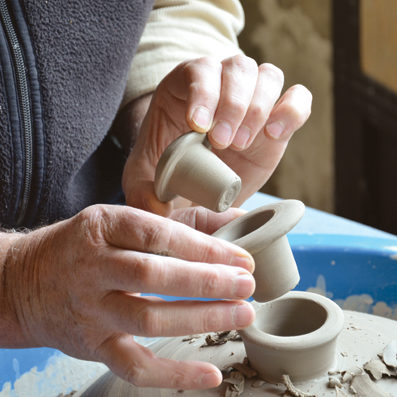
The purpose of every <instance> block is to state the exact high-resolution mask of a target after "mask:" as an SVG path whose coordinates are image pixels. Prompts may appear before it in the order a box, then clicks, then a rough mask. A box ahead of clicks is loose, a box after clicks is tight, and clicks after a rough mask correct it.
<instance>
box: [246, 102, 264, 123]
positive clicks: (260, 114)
mask: <svg viewBox="0 0 397 397" xmlns="http://www.w3.org/2000/svg"><path fill="white" fill-rule="evenodd" d="M266 116H267V112H266V109H265V107H264V106H262V105H260V104H259V103H251V105H250V107H249V117H250V118H251V119H252V120H253V122H254V123H255V124H259V123H263V122H264V121H265V118H266Z"/></svg>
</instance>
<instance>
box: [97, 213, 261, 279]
mask: <svg viewBox="0 0 397 397" xmlns="http://www.w3.org/2000/svg"><path fill="white" fill-rule="evenodd" d="M101 211H102V213H101V216H100V217H99V219H100V220H101V227H102V231H103V234H104V238H105V240H106V241H107V242H108V243H109V244H111V245H113V246H115V247H119V248H124V249H128V250H136V251H141V252H149V253H154V254H158V253H160V254H165V255H168V256H173V257H175V258H179V259H184V260H187V261H200V262H206V263H219V264H225V265H230V266H238V267H242V268H245V269H247V270H249V271H253V269H254V261H253V259H252V256H251V255H250V254H249V253H248V252H247V251H245V250H244V249H242V248H240V247H238V246H236V245H234V244H232V243H229V242H227V241H223V240H220V239H217V238H215V237H212V236H208V235H206V234H204V233H201V232H199V231H196V230H194V229H192V228H190V227H188V226H186V225H183V224H182V223H179V222H175V221H173V220H171V219H166V218H162V217H159V216H157V215H154V214H150V213H148V212H145V211H141V210H138V209H136V208H129V207H114V206H112V207H108V206H102V207H101Z"/></svg>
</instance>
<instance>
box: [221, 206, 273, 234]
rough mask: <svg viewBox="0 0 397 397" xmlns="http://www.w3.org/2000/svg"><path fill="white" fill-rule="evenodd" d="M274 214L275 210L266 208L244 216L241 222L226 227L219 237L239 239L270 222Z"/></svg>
mask: <svg viewBox="0 0 397 397" xmlns="http://www.w3.org/2000/svg"><path fill="white" fill-rule="evenodd" d="M274 214H275V211H274V210H264V211H261V212H258V213H257V214H253V215H252V216H248V217H245V216H244V219H241V220H240V222H236V223H235V224H234V225H233V228H226V230H224V231H222V232H221V233H220V234H219V235H217V237H220V238H222V239H224V240H227V241H234V240H238V239H239V238H241V237H244V236H246V235H247V234H250V233H252V232H254V231H255V230H256V229H259V228H260V227H261V226H263V225H264V224H265V223H267V222H269V221H270V219H272V218H273V216H274Z"/></svg>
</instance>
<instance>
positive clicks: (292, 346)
mask: <svg viewBox="0 0 397 397" xmlns="http://www.w3.org/2000/svg"><path fill="white" fill-rule="evenodd" d="M255 306H256V319H255V321H254V323H253V324H251V325H250V326H249V327H248V328H246V329H243V330H241V331H240V335H241V337H242V339H243V341H244V345H245V350H246V352H247V356H248V359H249V362H250V364H251V366H252V367H253V368H254V369H255V370H256V371H257V372H258V374H259V375H260V376H261V377H262V378H263V379H265V380H267V381H269V382H273V383H277V382H281V381H282V376H283V375H285V374H288V375H289V376H290V377H291V379H292V380H293V381H294V382H300V381H304V380H308V379H313V378H317V377H319V376H321V375H322V374H325V373H326V372H327V371H328V370H329V369H330V368H332V366H333V365H335V360H336V339H337V336H338V335H339V334H340V332H341V331H342V328H343V312H342V309H340V307H339V306H338V305H336V303H334V302H332V301H331V300H330V299H328V298H325V297H324V296H321V295H318V294H314V293H310V292H298V291H293V292H289V293H287V294H285V295H284V296H282V297H281V298H278V299H276V300H274V301H272V302H267V303H266V304H261V305H258V304H257V305H255Z"/></svg>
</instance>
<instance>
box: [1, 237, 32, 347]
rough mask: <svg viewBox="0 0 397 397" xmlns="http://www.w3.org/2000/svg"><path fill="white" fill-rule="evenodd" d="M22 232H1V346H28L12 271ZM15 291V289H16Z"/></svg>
mask: <svg viewBox="0 0 397 397" xmlns="http://www.w3.org/2000/svg"><path fill="white" fill-rule="evenodd" d="M22 236H23V234H22V233H16V232H10V233H0V347H6V348H15V347H26V341H25V337H24V335H23V332H22V330H21V327H20V326H19V320H18V316H17V312H16V308H15V302H14V301H13V295H14V294H13V291H11V290H12V288H13V287H12V285H11V284H12V283H11V281H10V273H12V268H11V267H12V266H14V263H15V257H16V255H17V250H18V245H19V244H18V240H20V238H21V237H22ZM14 292H15V291H14Z"/></svg>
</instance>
